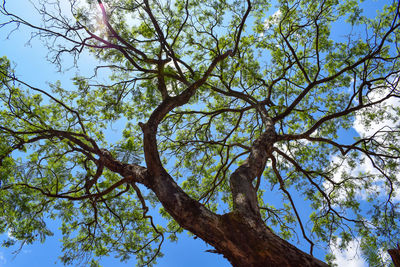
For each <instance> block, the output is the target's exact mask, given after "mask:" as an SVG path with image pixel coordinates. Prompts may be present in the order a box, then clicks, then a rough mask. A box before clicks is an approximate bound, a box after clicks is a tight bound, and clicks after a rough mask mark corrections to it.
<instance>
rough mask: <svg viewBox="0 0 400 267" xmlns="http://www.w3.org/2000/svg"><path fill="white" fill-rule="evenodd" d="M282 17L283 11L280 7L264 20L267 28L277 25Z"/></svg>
mask: <svg viewBox="0 0 400 267" xmlns="http://www.w3.org/2000/svg"><path fill="white" fill-rule="evenodd" d="M281 18H282V12H281V11H280V10H279V9H278V10H277V11H276V12H275V13H274V14H272V16H270V17H269V18H267V19H266V20H265V22H264V28H265V30H268V29H270V28H271V27H272V26H273V25H277V24H278V23H279V22H280V21H281Z"/></svg>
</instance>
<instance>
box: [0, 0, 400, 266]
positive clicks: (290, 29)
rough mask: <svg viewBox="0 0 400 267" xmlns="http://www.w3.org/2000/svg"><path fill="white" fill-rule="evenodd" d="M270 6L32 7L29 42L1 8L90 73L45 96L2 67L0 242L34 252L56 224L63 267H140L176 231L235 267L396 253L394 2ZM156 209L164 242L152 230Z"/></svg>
mask: <svg viewBox="0 0 400 267" xmlns="http://www.w3.org/2000/svg"><path fill="white" fill-rule="evenodd" d="M360 2H363V1H360ZM276 5H277V8H276V10H277V11H276V12H275V13H274V14H273V15H268V14H269V13H267V10H268V8H269V7H270V3H269V2H268V1H251V0H247V1H237V0H236V1H196V0H190V1H189V0H186V1H185V0H176V1H169V0H166V1H149V0H143V1H133V0H118V1H108V0H98V1H92V0H88V1H87V3H86V4H84V3H82V2H79V1H73V0H71V1H70V2H69V8H65V5H64V4H63V3H60V1H56V2H51V1H40V2H39V3H37V5H36V11H37V12H39V13H40V14H41V15H42V16H43V23H42V24H41V25H34V24H33V23H30V22H28V21H27V20H25V19H24V18H23V17H21V16H19V15H18V14H13V13H12V12H10V11H9V10H8V9H7V5H6V2H5V1H3V4H2V7H1V8H0V11H1V13H2V17H3V21H2V24H1V26H2V27H9V26H14V27H16V29H18V27H21V26H27V27H30V28H32V30H33V35H32V36H33V37H39V38H41V39H42V40H43V41H44V42H45V43H46V44H47V46H48V48H49V59H50V60H51V61H52V62H53V63H55V64H57V65H58V66H59V67H60V68H62V64H63V63H62V59H63V57H65V56H72V57H73V58H75V59H76V58H77V57H79V55H80V54H81V53H83V52H85V51H90V52H91V53H93V54H94V55H95V56H96V57H97V58H98V59H99V62H101V63H99V66H98V67H97V68H96V70H95V73H96V75H94V76H93V77H81V76H77V77H75V78H74V84H75V85H76V88H63V86H62V84H61V83H59V82H54V83H53V84H51V90H50V89H46V88H36V87H35V86H33V85H32V84H29V83H28V82H26V81H22V80H21V79H20V78H18V74H17V73H14V71H13V69H12V68H11V65H10V63H9V61H8V60H7V59H6V58H2V59H1V72H0V79H1V91H0V100H1V113H0V114H1V115H0V135H1V139H0V160H1V167H0V175H1V176H0V177H1V180H0V181H1V189H0V190H1V191H0V196H1V197H0V203H1V207H2V208H1V218H2V222H1V223H0V225H1V231H2V232H5V231H11V233H12V235H13V237H14V239H16V240H20V241H22V242H24V243H30V242H33V241H35V240H38V239H40V240H43V239H45V238H46V236H48V235H50V234H51V232H50V231H49V230H48V229H47V228H46V221H45V218H46V217H50V218H53V219H55V218H57V219H58V220H60V221H62V227H61V229H62V233H63V235H64V239H63V245H64V249H65V250H64V252H65V253H64V255H63V256H62V260H63V262H64V263H65V264H72V263H73V262H74V261H77V260H84V261H90V260H91V259H92V256H94V257H100V256H104V255H108V254H109V253H110V252H115V253H117V254H118V255H119V256H120V257H121V259H122V260H126V259H128V258H129V257H130V256H131V255H136V257H137V260H138V264H139V265H147V264H148V265H151V264H152V263H154V262H155V260H156V258H157V257H158V256H160V255H161V252H160V248H161V244H162V242H163V240H164V238H165V237H169V238H171V239H175V238H176V233H177V232H181V231H183V230H187V231H190V232H191V233H192V234H193V235H195V236H197V237H199V238H201V239H202V240H204V241H205V242H207V243H208V244H210V245H212V246H213V247H214V248H215V250H214V252H216V253H220V254H222V255H223V256H224V257H226V258H227V259H228V260H229V261H230V263H232V265H234V266H326V265H327V264H325V263H323V262H322V261H320V260H318V259H316V258H314V257H313V256H312V253H313V248H314V246H315V244H325V245H328V246H329V245H332V244H334V243H335V242H337V243H338V244H339V246H340V247H342V248H344V247H346V246H347V244H348V243H349V242H350V241H352V240H353V239H356V240H358V242H359V243H360V247H361V250H362V253H363V255H364V256H365V257H366V259H367V260H368V261H369V263H370V264H371V265H373V266H379V265H383V264H385V262H384V261H385V259H384V257H383V256H382V255H383V252H384V251H385V250H387V249H389V248H391V247H394V244H397V243H398V242H399V236H400V235H399V226H398V224H399V218H400V216H399V201H398V200H399V195H398V193H399V191H398V190H399V177H398V175H397V173H398V172H399V163H400V161H399V157H400V150H399V148H398V146H399V141H400V140H399V137H400V135H399V115H400V109H399V102H398V98H399V97H400V92H399V87H398V83H399V70H400V66H399V65H400V64H399V47H398V43H399V38H400V35H399V34H400V32H399V29H400V22H399V20H400V13H399V3H398V1H393V2H390V1H388V3H387V5H386V6H384V7H383V8H382V10H380V12H378V14H377V15H376V17H371V16H367V14H364V13H363V9H362V6H361V3H359V2H358V1H356V0H347V1H340V2H339V1H336V0H325V1H308V0H297V1H295V0H293V1H289V0H281V1H279V2H278V3H276ZM338 24H340V27H341V28H342V29H341V30H343V31H344V30H346V31H347V34H342V32H341V33H340V34H338V33H337V32H335V29H337V27H338ZM105 75H108V76H109V79H108V82H104V76H105ZM117 120H120V121H121V120H122V121H123V122H126V127H125V128H124V129H121V131H122V132H123V138H122V139H121V140H120V141H118V142H116V143H110V142H109V139H108V138H107V136H106V135H105V131H106V129H107V128H108V127H109V125H110V124H111V123H113V122H115V121H117ZM353 127H355V128H356V129H363V131H362V132H361V131H359V133H361V134H360V136H357V137H355V140H350V141H349V140H346V141H343V139H342V138H341V136H342V135H349V133H351V131H352V128H353ZM274 192H279V193H280V194H281V196H282V200H281V201H282V202H281V204H280V205H278V204H276V205H275V206H274V205H273V204H272V203H273V202H272V200H270V198H269V196H270V195H271V194H272V193H274ZM304 203H305V204H307V205H310V207H311V209H312V212H311V213H310V214H308V215H307V216H309V219H308V222H307V221H306V220H305V216H304V214H305V213H307V212H308V210H309V209H308V208H303V207H304V205H305V204H304ZM159 204H161V205H162V209H161V210H160V212H161V214H162V215H163V216H164V217H165V218H167V219H168V220H169V223H168V226H167V227H161V226H156V222H153V218H152V217H151V216H150V215H149V214H148V211H149V206H153V207H158V205H159ZM299 206H301V207H302V208H301V210H300V208H299ZM296 237H297V239H299V238H301V239H302V240H304V241H302V242H306V243H308V244H309V247H310V250H309V253H308V252H303V251H301V250H299V249H298V248H296V247H295V246H293V245H292V244H291V243H289V242H288V240H291V241H293V240H295V239H294V238H296ZM14 239H10V240H8V241H7V242H5V245H11V244H12V243H13V242H15V240H14ZM326 260H327V261H328V263H331V262H332V260H333V259H332V255H328V256H327V258H326ZM92 264H93V265H95V261H92Z"/></svg>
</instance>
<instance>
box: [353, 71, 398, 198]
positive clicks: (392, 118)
mask: <svg viewBox="0 0 400 267" xmlns="http://www.w3.org/2000/svg"><path fill="white" fill-rule="evenodd" d="M392 80H393V81H392V82H391V83H389V82H387V86H381V87H380V88H378V87H376V88H374V89H373V90H372V91H371V92H370V93H369V94H368V98H369V100H370V101H378V100H380V99H382V98H384V97H385V96H386V95H387V94H388V93H390V92H391V91H392V90H393V88H395V90H396V92H397V93H398V91H399V90H398V89H399V84H398V83H399V78H398V77H396V78H394V79H392ZM399 107H400V100H399V98H396V97H391V98H389V99H387V100H385V101H383V102H382V103H380V104H379V105H377V106H376V107H374V108H370V109H369V112H373V113H378V111H379V110H382V109H384V110H385V112H384V114H383V116H378V117H377V118H376V119H374V120H372V121H371V122H370V123H366V116H365V114H362V113H358V114H356V117H355V121H354V124H353V128H354V129H355V130H356V131H357V133H358V134H359V135H360V137H363V138H366V137H371V136H374V139H375V140H377V141H378V142H380V143H382V144H383V143H386V144H387V143H388V142H387V141H386V136H387V134H386V133H385V132H383V131H387V130H389V129H390V128H392V127H393V126H396V127H399V125H400V118H399V117H398V116H397V115H396V111H395V108H399ZM389 127H390V128H389ZM398 141H400V140H398ZM390 142H393V141H390ZM362 160H363V161H364V162H363V163H362V164H360V165H359V166H357V168H356V169H355V170H354V171H353V173H352V174H353V175H354V174H357V173H359V172H362V173H369V174H379V171H378V170H376V168H375V167H374V166H373V164H372V162H371V160H370V159H369V158H367V157H366V156H365V155H364V156H363V157H362ZM399 163H400V162H399ZM395 190H396V196H395V197H394V198H393V200H394V201H400V188H395ZM368 191H370V192H375V193H377V194H378V195H383V196H384V195H385V194H386V193H385V188H384V179H375V181H374V184H373V186H372V187H371V188H370V189H369V190H368ZM365 193H367V192H364V193H362V194H361V196H362V198H363V199H365V198H366V194H365Z"/></svg>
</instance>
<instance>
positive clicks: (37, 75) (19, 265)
mask: <svg viewBox="0 0 400 267" xmlns="http://www.w3.org/2000/svg"><path fill="white" fill-rule="evenodd" d="M27 2H28V1H22V0H19V1H18V3H16V1H15V0H14V3H11V1H10V5H11V4H13V7H14V8H13V9H12V10H13V11H15V12H17V13H18V14H20V15H22V16H24V17H27V18H31V19H33V20H36V21H38V20H37V19H38V18H37V17H35V16H34V15H33V13H32V12H31V9H30V8H27V7H28V5H29V3H27ZM370 3H372V4H370V5H369V6H367V9H368V11H370V12H374V10H375V9H376V6H375V5H374V2H370ZM10 29H11V28H4V29H0V56H4V55H6V56H7V57H8V58H9V59H10V60H11V61H12V62H13V63H15V69H16V73H17V75H18V77H19V78H21V79H22V80H24V81H26V82H28V83H30V84H32V85H34V86H36V87H42V88H46V87H47V85H46V82H47V81H51V82H54V81H56V80H60V81H61V82H62V83H63V84H64V85H71V82H70V80H69V78H70V77H72V76H73V75H74V74H75V73H76V72H77V71H78V70H76V69H70V70H68V71H65V72H62V73H60V72H57V68H56V66H54V65H51V64H49V63H48V61H46V56H47V53H48V52H47V50H46V48H44V47H43V45H42V43H41V42H40V41H38V40H34V41H32V42H31V43H30V44H29V45H28V44H27V41H28V40H29V37H30V32H29V30H28V29H26V28H20V30H18V31H16V32H14V33H13V34H12V35H11V36H10V38H9V39H6V37H5V36H6V35H7V33H8V32H9V30H10ZM67 63H68V62H67ZM93 64H95V61H94V60H93V59H92V58H91V57H90V56H88V55H84V56H83V57H82V58H81V59H80V61H79V63H78V65H79V66H80V69H79V72H80V73H83V74H85V73H86V74H90V73H91V72H90V71H91V70H92V68H91V67H92V66H93ZM119 134H120V133H118V132H115V135H116V136H112V137H111V138H115V139H117V136H118V135H119ZM353 134H355V132H353ZM348 138H349V136H348ZM156 223H157V219H156ZM57 227H58V224H57V223H55V222H50V229H52V230H53V231H54V232H55V236H53V237H50V238H48V239H47V240H46V242H45V243H44V244H40V243H36V244H33V245H27V246H24V247H23V249H22V250H21V252H20V253H19V254H18V255H16V256H15V255H13V254H12V251H13V250H12V249H5V248H0V267H25V266H30V267H35V266H38V267H39V266H41V267H47V266H58V265H60V262H59V260H58V256H60V255H61V243H60V242H59V239H60V238H61V236H60V234H59V233H58V232H57ZM356 248H357V245H356V243H354V246H353V248H349V252H345V253H340V252H338V251H336V253H335V254H337V256H338V259H339V261H338V263H339V266H344V265H346V266H352V267H356V266H357V267H361V266H366V264H365V262H363V260H362V259H359V258H358V259H357V258H356V259H354V260H353V261H349V258H352V257H353V256H354V253H355V251H356ZM207 249H211V247H210V246H207V245H206V244H205V243H204V242H203V241H202V240H201V239H193V238H192V237H190V236H188V235H187V234H186V233H183V234H180V235H179V241H178V242H177V243H171V242H169V241H165V243H164V246H163V250H162V251H163V253H164V255H165V256H164V257H163V258H161V259H159V260H158V265H157V266H174V267H179V266H222V267H223V266H230V265H229V264H228V262H227V260H226V259H224V258H223V257H222V256H221V255H216V254H213V253H208V252H205V250H207ZM303 249H306V248H303ZM322 255H323V251H321V250H319V251H318V250H317V254H316V256H317V257H320V258H323V256H322ZM101 263H102V264H103V266H113V267H118V266H127V264H125V263H120V262H119V260H118V259H115V258H113V257H109V258H104V259H103V260H102V261H101ZM129 263H130V265H131V266H133V265H134V263H135V261H134V260H132V261H130V262H129ZM128 265H129V264H128Z"/></svg>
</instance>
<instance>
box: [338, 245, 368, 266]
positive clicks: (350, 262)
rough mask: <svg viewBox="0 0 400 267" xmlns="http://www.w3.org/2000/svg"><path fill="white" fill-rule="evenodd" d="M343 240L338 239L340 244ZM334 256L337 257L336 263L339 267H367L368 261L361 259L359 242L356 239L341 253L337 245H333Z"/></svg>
mask: <svg viewBox="0 0 400 267" xmlns="http://www.w3.org/2000/svg"><path fill="white" fill-rule="evenodd" d="M340 241H341V239H340V238H338V243H340ZM331 249H332V254H333V255H335V257H336V260H335V263H336V264H337V265H338V266H339V267H342V266H343V267H344V266H345V267H364V266H365V267H367V266H368V265H367V263H366V261H365V260H364V259H363V258H361V256H360V255H361V251H360V246H359V241H358V240H357V239H354V240H352V241H350V242H349V244H348V246H347V248H346V249H345V250H343V251H341V250H340V249H339V248H337V247H336V246H335V245H331Z"/></svg>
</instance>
